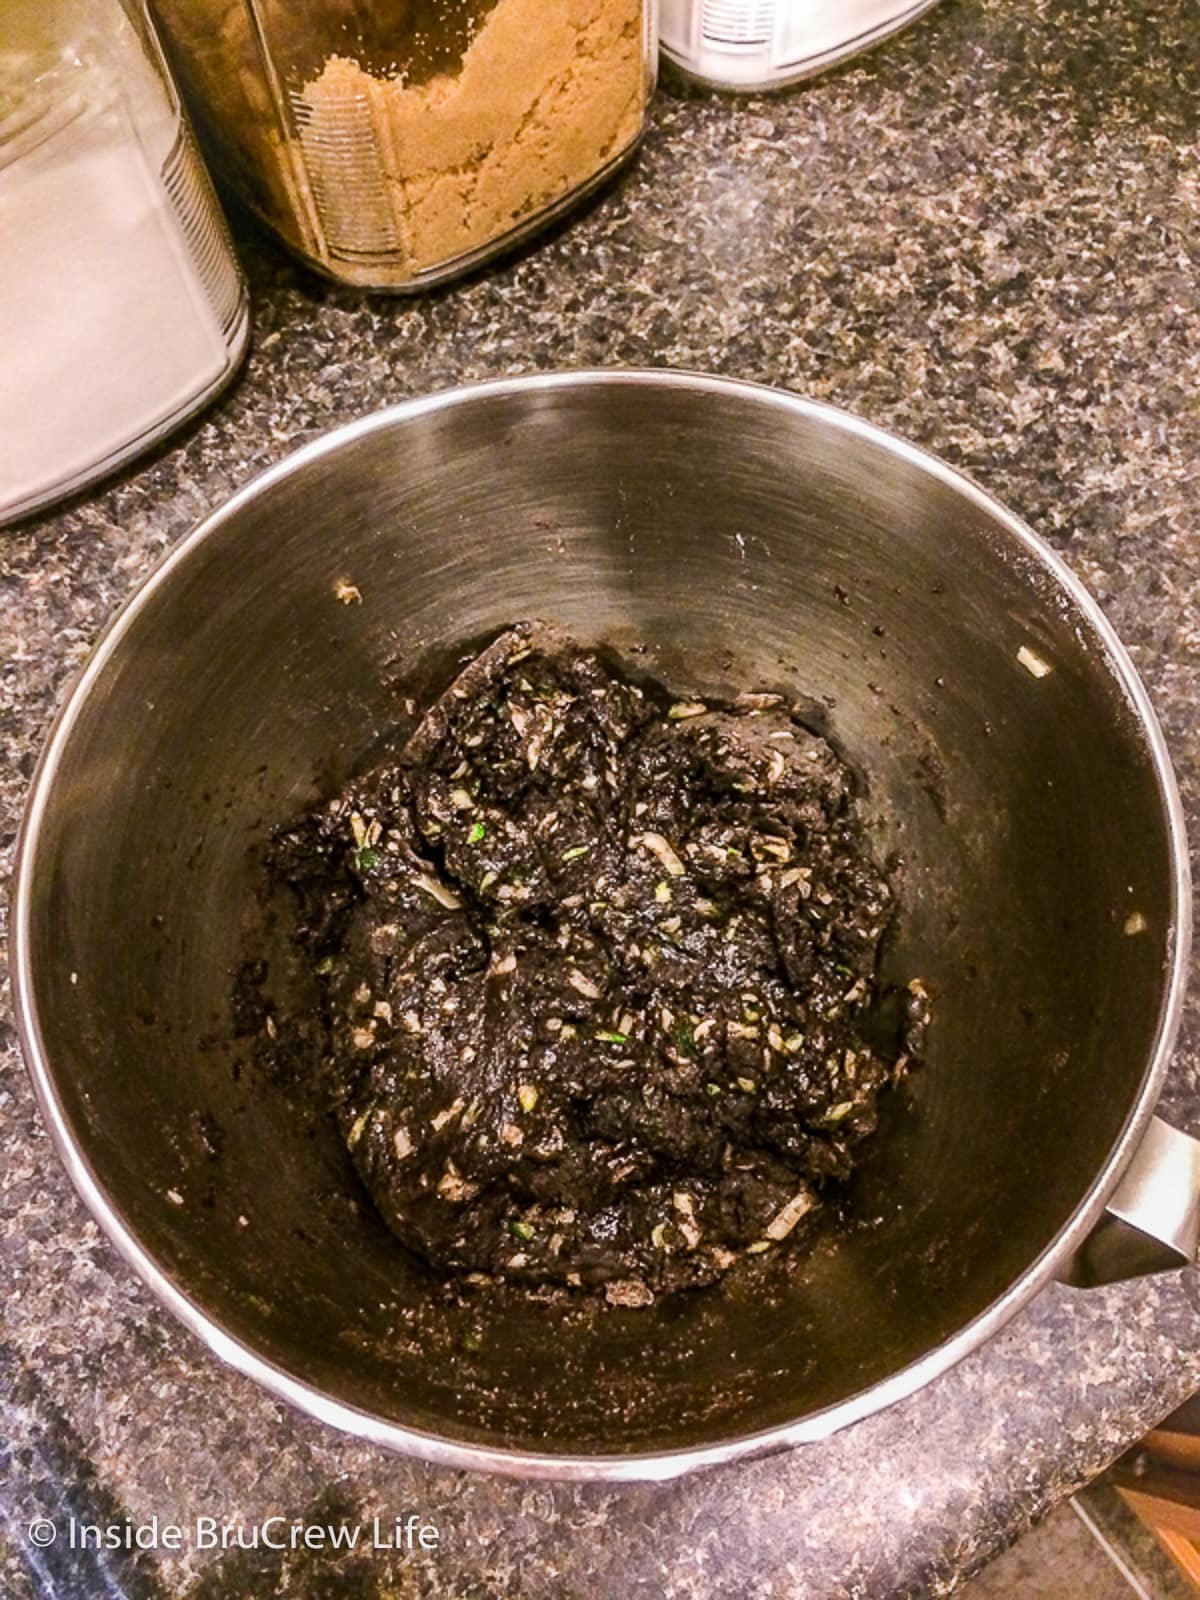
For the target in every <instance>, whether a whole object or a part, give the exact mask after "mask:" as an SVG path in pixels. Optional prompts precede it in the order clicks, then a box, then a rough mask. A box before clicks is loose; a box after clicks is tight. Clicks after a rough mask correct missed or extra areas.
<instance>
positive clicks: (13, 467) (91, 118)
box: [0, 0, 249, 523]
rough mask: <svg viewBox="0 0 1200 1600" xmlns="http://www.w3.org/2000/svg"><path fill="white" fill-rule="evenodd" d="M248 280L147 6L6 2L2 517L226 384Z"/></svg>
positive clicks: (72, 480)
mask: <svg viewBox="0 0 1200 1600" xmlns="http://www.w3.org/2000/svg"><path fill="white" fill-rule="evenodd" d="M248 327H249V318H248V313H247V297H246V289H245V285H244V283H243V281H242V278H241V275H240V273H239V272H238V268H237V264H236V262H235V260H234V257H233V252H232V248H231V246H230V244H229V239H228V235H227V234H226V232H225V225H224V222H223V220H222V218H221V214H220V212H219V210H218V209H217V204H216V200H215V197H214V196H213V193H212V188H211V186H210V184H209V181H208V177H207V175H206V174H205V172H204V169H203V168H202V167H201V165H200V162H199V159H198V157H197V156H196V153H195V149H194V147H193V145H192V143H191V138H190V135H189V133H188V129H187V125H186V123H185V122H184V120H183V116H182V112H181V106H180V102H179V99H178V96H177V95H176V93H175V90H174V87H173V85H172V83H171V80H170V76H169V74H168V71H167V67H166V63H165V61H164V60H163V57H162V54H161V52H160V50H159V48H158V43H157V39H156V37H155V35H154V32H153V29H152V27H151V24H150V21H149V18H148V17H147V15H146V13H145V10H144V8H143V7H142V6H140V5H138V4H136V3H133V0H130V3H128V4H122V3H121V0H4V3H3V5H2V6H0V349H3V351H4V358H3V374H4V379H3V382H2V383H0V523H4V522H9V521H12V520H14V519H15V518H17V517H20V516H24V515H26V514H28V513H29V512H31V511H35V510H37V509H38V508H39V507H41V506H43V505H45V504H47V503H49V502H50V501H52V500H55V499H57V498H59V497H60V496H62V495H65V494H69V493H72V492H73V491H75V490H77V489H80V488H82V487H83V486H84V485H85V484H86V483H88V482H90V481H91V480H93V479H95V478H98V477H101V476H103V475H104V474H105V473H107V472H109V471H111V470H112V468H114V467H115V466H117V465H119V464H120V463H121V462H123V461H125V460H127V459H128V458H129V457H131V456H133V455H135V454H136V453H138V452H139V451H141V450H144V449H146V448H147V447H148V446H149V445H151V444H153V443H155V441H157V440H158V439H160V438H161V437H162V436H163V435H164V434H165V433H167V432H169V431H170V429H172V428H173V427H175V426H176V425H177V424H178V423H179V422H181V421H183V420H184V419H185V418H186V417H188V416H190V415H191V414H192V413H193V412H194V411H196V410H198V409H199V407H201V406H202V405H204V404H205V403H206V402H207V401H208V400H210V399H211V398H212V397H213V396H214V395H215V394H216V393H217V391H218V390H219V389H221V387H222V386H223V385H224V384H225V383H226V382H227V381H228V380H229V378H230V377H231V376H232V374H233V373H234V371H235V370H236V368H237V365H238V361H239V360H240V358H241V355H242V353H243V352H244V350H245V347H246V339H247V333H248Z"/></svg>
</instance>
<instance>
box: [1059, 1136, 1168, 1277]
mask: <svg viewBox="0 0 1200 1600" xmlns="http://www.w3.org/2000/svg"><path fill="white" fill-rule="evenodd" d="M1198 1249H1200V1139H1193V1138H1192V1136H1191V1134H1188V1133H1180V1131H1179V1129H1178V1128H1173V1127H1171V1125H1170V1123H1169V1122H1164V1121H1163V1119H1162V1118H1161V1117H1153V1118H1152V1119H1151V1121H1150V1126H1149V1127H1148V1128H1147V1129H1146V1132H1145V1135H1144V1136H1143V1138H1142V1142H1141V1144H1140V1145H1139V1146H1138V1148H1137V1150H1136V1151H1135V1152H1134V1156H1133V1160H1132V1161H1131V1162H1130V1163H1129V1165H1128V1166H1127V1167H1126V1169H1125V1172H1124V1174H1123V1176H1122V1178H1121V1181H1120V1183H1119V1184H1118V1185H1117V1187H1116V1188H1115V1189H1114V1190H1113V1192H1112V1195H1111V1196H1110V1198H1109V1202H1108V1205H1107V1207H1106V1208H1105V1212H1104V1215H1103V1216H1102V1217H1101V1219H1100V1221H1099V1222H1098V1223H1097V1224H1096V1226H1095V1227H1094V1228H1093V1229H1092V1231H1091V1233H1090V1234H1089V1235H1088V1236H1087V1238H1086V1240H1085V1241H1084V1243H1083V1245H1082V1247H1081V1248H1080V1249H1079V1250H1078V1251H1077V1252H1076V1254H1075V1255H1074V1256H1073V1257H1072V1258H1071V1260H1070V1261H1069V1262H1068V1263H1067V1266H1066V1268H1065V1270H1064V1271H1063V1272H1062V1273H1061V1274H1060V1277H1061V1279H1062V1281H1063V1282H1064V1283H1071V1284H1075V1285H1077V1286H1079V1287H1081V1288H1090V1287H1092V1286H1094V1285H1097V1284H1101V1283H1117V1282H1119V1281H1120V1280H1121V1279H1122V1278H1139V1277H1143V1276H1144V1275H1145V1274H1146V1273H1150V1272H1167V1271H1170V1269H1171V1268H1172V1267H1184V1266H1190V1265H1191V1263H1192V1262H1193V1261H1195V1259H1196V1253H1197V1250H1198Z"/></svg>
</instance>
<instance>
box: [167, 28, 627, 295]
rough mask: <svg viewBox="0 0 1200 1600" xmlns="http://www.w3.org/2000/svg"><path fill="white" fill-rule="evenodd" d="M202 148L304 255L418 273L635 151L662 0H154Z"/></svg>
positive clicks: (367, 282) (544, 212)
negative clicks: (205, 148) (201, 136)
mask: <svg viewBox="0 0 1200 1600" xmlns="http://www.w3.org/2000/svg"><path fill="white" fill-rule="evenodd" d="M155 7H156V11H157V14H158V16H159V19H160V21H161V24H162V27H163V30H164V32H165V33H166V35H167V38H168V41H169V44H170V47H171V51H172V55H173V60H174V64H175V66H176V70H177V74H178V76H179V78H180V80H181V81H182V84H183V87H184V90H185V92H186V94H187V95H188V98H189V102H190V105H191V107H192V110H193V115H194V118H195V120H196V121H197V122H198V124H199V125H200V129H201V133H202V135H203V136H204V138H205V140H206V144H207V147H208V149H209V151H210V153H211V154H212V155H213V157H214V159H215V162H216V164H217V165H218V167H219V169H220V170H221V171H222V173H223V174H224V176H225V177H226V179H227V180H228V181H229V182H230V184H231V185H232V186H233V187H234V188H235V189H236V190H237V191H238V192H239V193H240V194H241V196H242V198H243V199H245V200H246V201H247V202H248V203H249V204H250V206H251V207H252V208H253V209H254V210H255V211H256V212H257V213H258V215H259V216H260V217H262V218H263V220H264V221H265V222H266V223H267V224H268V225H269V226H270V227H271V228H272V229H273V230H274V232H275V233H276V234H278V236H279V237H280V238H281V239H282V240H283V241H284V243H285V244H287V245H289V246H290V247H291V248H292V249H293V250H295V251H296V252H297V253H298V254H300V255H301V256H303V257H304V259H305V260H307V261H308V262H310V263H311V264H312V265H313V266H315V267H317V268H319V269H320V270H321V271H322V272H324V273H326V274H327V275H329V276H330V277H333V278H336V279H338V280H340V281H341V282H343V283H350V284H357V285H360V286H363V287H367V288H377V289H393V290H414V289H423V288H427V287H428V286H430V285H431V284H435V283H439V282H441V281H443V280H444V279H446V278H450V277H454V276H456V275H458V274H460V273H462V272H465V271H467V270H469V269H470V268H472V267H475V266H477V265H478V264H479V263H481V262H483V261H486V260H487V259H488V258H489V257H491V256H493V255H495V254H497V253H498V252H499V251H501V250H504V249H506V248H508V247H509V246H510V245H513V244H515V243H517V242H519V241H520V240H522V239H523V238H525V237H526V236H527V235H528V234H530V233H532V232H533V231H534V230H535V229H537V228H540V227H543V226H544V225H545V224H546V223H547V222H549V221H551V220H552V219H553V218H555V217H557V216H559V215H560V214H561V213H562V212H563V211H565V210H566V209H567V208H568V207H569V206H570V205H572V204H573V203H575V202H576V201H578V200H579V199H580V198H581V197H582V196H584V195H586V194H587V193H589V192H590V191H591V190H593V189H594V188H596V187H597V185H599V184H600V183H602V182H603V181H604V179H605V178H606V177H608V175H609V174H610V173H611V172H613V171H614V170H615V169H616V168H617V167H618V166H619V165H620V164H621V163H622V162H623V161H624V160H625V159H626V158H627V157H629V156H630V155H631V154H632V153H633V150H634V149H635V147H636V145H637V142H638V139H639V137H640V135H641V132H642V128H643V124H644V119H645V111H646V105H647V102H648V100H649V97H650V94H651V92H652V90H653V86H654V70H655V60H656V51H657V37H656V22H657V18H656V11H657V0H155Z"/></svg>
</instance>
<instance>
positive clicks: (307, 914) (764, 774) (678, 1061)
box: [274, 624, 926, 1305]
mask: <svg viewBox="0 0 1200 1600" xmlns="http://www.w3.org/2000/svg"><path fill="white" fill-rule="evenodd" d="M851 800H852V780H851V777H850V774H849V772H848V770H847V768H846V767H845V766H844V764H843V763H842V762H841V761H840V760H839V759H838V757H837V756H836V755H835V753H834V751H833V750H832V749H831V748H830V746H829V745H828V744H827V743H826V742H825V741H824V740H823V739H821V738H819V737H817V736H816V735H815V734H813V733H812V732H810V731H809V730H808V729H807V728H805V727H804V726H803V725H802V724H801V723H800V722H799V721H797V720H796V718H795V717H794V716H793V715H792V714H791V713H790V711H789V709H788V708H787V706H786V705H785V704H784V702H783V700H782V698H781V697H780V696H778V695H773V694H747V695H743V696H742V697H740V699H739V700H738V701H736V702H735V703H734V704H731V705H724V706H717V705H709V704H704V703H701V702H699V701H685V702H672V701H671V699H670V698H669V697H668V696H667V695H666V694H665V692H663V691H660V690H658V689H657V688H656V687H655V686H652V685H646V686H644V687H642V686H638V685H636V684H634V683H632V682H630V681H629V680H628V679H627V678H625V677H623V676H620V675H618V674H617V673H616V672H615V671H613V670H610V668H609V667H608V666H606V665H605V664H604V662H603V661H602V660H601V659H600V658H599V657H598V656H597V655H596V654H595V653H593V652H589V651H585V650H582V649H580V648H578V647H576V646H575V645H573V644H572V643H571V642H570V641H569V640H567V639H566V638H564V637H563V636H561V635H558V634H556V633H554V632H552V631H551V630H549V629H545V628H541V627H534V626H531V625H528V624H522V625H520V626H519V627H516V628H514V629H512V630H510V631H509V632H507V633H505V634H504V635H503V636H502V637H501V638H500V639H498V640H497V641H496V642H495V643H494V644H492V645H491V646H490V647H489V648H488V649H487V650H485V651H484V652H483V654H482V655H480V656H479V657H478V658H477V659H476V660H475V661H473V662H472V663H471V665H470V666H469V667H467V669H466V670H465V671H464V672H463V673H462V674H461V676H460V677H459V678H458V679H457V680H456V681H455V683H454V684H453V685H452V686H451V688H450V689H449V690H448V691H447V692H446V693H445V694H444V695H443V696H442V698H441V699H440V700H439V701H438V702H437V703H436V704H435V705H434V706H433V707H431V708H430V710H429V711H428V712H427V713H426V714H425V716H424V718H423V720H422V721H421V722H420V723H419V724H418V726H417V728H416V729H415V731H414V733H413V734H412V736H411V737H410V739H409V740H408V742H407V744H405V745H404V747H403V748H401V749H400V750H398V751H397V752H396V754H395V756H394V758H393V759H390V760H388V761H386V762H385V763H383V764H382V765H379V766H376V767H375V768H374V769H373V770H371V771H370V772H368V773H367V774H366V775H365V776H363V777H361V778H359V779H357V780H356V781H355V782H354V783H353V784H352V785H351V786H350V787H349V789H348V790H347V791H346V792H345V793H344V794H343V795H342V796H340V797H339V798H338V799H337V800H335V801H334V802H333V803H332V804H331V805H329V806H328V807H326V808H325V809H324V810H322V811H321V812H319V813H317V814H316V815H314V816H313V817H310V818H308V819H307V820H306V821H305V822H304V823H303V824H302V825H300V826H299V827H298V828H295V829H292V830H290V831H288V832H287V833H285V834H284V835H282V836H281V837H280V838H279V839H278V841H277V844H276V850H275V862H274V865H275V870H276V871H277V873H279V874H281V875H282V876H283V877H285V878H286V879H287V881H288V882H289V883H290V884H291V885H292V887H293V888H294V889H295V890H296V891H297V893H298V895H299V897H300V904H301V937H302V939H303V940H304V942H305V944H306V947H307V948H308V950H309V951H310V953H311V957H312V959H313V961H314V962H315V964H316V966H317V970H318V971H319V972H320V973H322V974H323V975H324V977H325V981H326V983H327V985H328V1002H329V1005H328V1017H329V1039H328V1057H329V1066H330V1071H331V1073H332V1076H333V1083H334V1093H335V1101H336V1115H337V1118H338V1122H339V1125H340V1127H341V1130H342V1134H343V1137H344V1139H345V1141H346V1144H347V1146H348V1148H349V1150H350V1152H351V1154H352V1157H353V1160H354V1163H355V1165H356V1167H357V1168H358V1171H359V1173H360V1174H361V1176H362V1179H363V1181H364V1183H365V1184H366V1186H367V1188H368V1190H369V1191H370V1193H371V1195H372V1197H373V1198H374V1201H375V1203H376V1205H377V1206H378V1207H379V1210H380V1211H381V1213H382V1214H383V1216H384V1218H385V1219H386V1220H387V1222H388V1224H389V1225H390V1227H391V1228H392V1229H393V1230H394V1231H395V1232H396V1234H397V1235H398V1236H399V1237H400V1238H401V1239H402V1240H403V1241H404V1242H405V1243H406V1244H407V1245H409V1246H411V1247H412V1248H413V1249H414V1250H416V1251H418V1252H419V1253H420V1254H421V1255H422V1256H424V1257H425V1258H426V1259H427V1260H428V1261H429V1262H431V1263H432V1264H433V1265H434V1266H436V1267H438V1268H441V1269H449V1270H451V1271H453V1272H456V1273H460V1274H486V1275H488V1276H489V1277H490V1276H496V1277H502V1278H505V1279H510V1280H517V1281H525V1282H529V1283H533V1282H543V1283H545V1282H562V1283H566V1284H570V1285H577V1286H595V1285H603V1286H604V1292H605V1294H606V1295H607V1297H608V1298H609V1300H611V1301H613V1302H615V1303H618V1304H623V1305H640V1304H647V1303H649V1302H650V1300H651V1299H652V1298H653V1297H654V1296H655V1295H656V1294H657V1293H659V1292H660V1291H663V1290H669V1289H674V1288H681V1287H686V1286H692V1285H700V1284H705V1283H710V1282H712V1281H713V1280H715V1279H716V1278H718V1277H719V1276H720V1275H721V1274H722V1273H724V1272H725V1271H726V1270H727V1269H728V1268H729V1267H730V1266H732V1265H733V1263H734V1262H735V1261H736V1260H737V1258H738V1256H739V1255H740V1254H742V1253H744V1252H750V1253H758V1252H761V1251H764V1250H769V1249H773V1248H777V1247H778V1246H779V1245H780V1244H781V1243H782V1241H784V1240H785V1239H787V1238H788V1236H789V1235H790V1234H791V1233H792V1231H793V1229H795V1228H796V1227H797V1225H798V1224H800V1223H801V1221H802V1219H803V1218H804V1217H805V1216H806V1215H807V1214H808V1213H809V1212H810V1211H811V1210H812V1209H813V1208H814V1207H815V1206H816V1205H817V1204H818V1196H819V1191H820V1189H821V1186H822V1185H823V1184H824V1183H826V1182H827V1181H828V1180H831V1179H841V1178H845V1177H846V1176H847V1174H848V1173H849V1171H850V1169H851V1165H852V1161H853V1153H854V1147H855V1145H856V1144H857V1143H858V1141H859V1140H861V1139H862V1138H863V1137H864V1135H866V1134H868V1133H870V1132H871V1130H872V1129H873V1127H874V1125H875V1106H876V1100H877V1097H878V1095H879V1092H880V1090H881V1089H882V1088H883V1087H884V1086H885V1085H886V1084H887V1083H889V1081H891V1080H893V1079H894V1078H896V1077H897V1076H898V1075H899V1074H900V1073H901V1072H902V1071H903V1070H904V1068H905V1066H906V1064H907V1062H908V1061H909V1059H910V1058H911V1056H912V1054H913V1053H914V1052H915V1051H916V1050H917V1049H918V1048H919V1042H920V1035H921V1032H922V1031H923V1027H924V1022H925V1017H926V1004H925V996H924V991H923V990H922V988H921V985H920V984H919V983H917V982H914V983H913V984H912V985H910V989H909V992H908V993H907V994H906V995H905V996H904V1001H905V1004H904V1006H903V1007H902V1008H901V1009H902V1012H903V1015H902V1017H901V1020H900V1023H899V1026H898V1028H897V1027H895V1026H894V1027H893V1029H892V1033H893V1039H892V1041H891V1042H890V1043H889V1045H888V1048H887V1049H886V1050H884V1051H883V1052H882V1053H881V1050H880V1047H879V1045H878V1043H874V1044H872V1043H869V1042H868V1037H870V1038H871V1039H872V1040H875V1039H877V1036H878V1033H879V1029H878V1028H875V1029H874V1030H873V1031H872V1030H871V1029H870V1028H868V1026H867V1023H868V1012H869V1008H872V1007H873V1006H874V1005H876V1004H877V1002H878V999H879V996H878V995H877V993H876V989H877V984H876V979H875V976H874V973H875V963H876V952H877V949H878V945H879V941H880V938H881V936H882V934H883V932H884V929H885V927H886V926H887V923H888V921H889V918H890V916H891V912H892V894H891V891H890V889H889V886H888V883H887V881H886V879H885V878H884V876H883V874H882V872H881V871H880V869H879V868H878V867H877V866H876V865H875V864H874V862H873V861H872V860H871V857H870V855H869V853H868V850H867V848H866V844H865V841H864V838H863V835H862V831H861V828H860V826H859V824H858V823H857V821H856V819H855V816H854V812H853V809H852V805H851Z"/></svg>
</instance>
